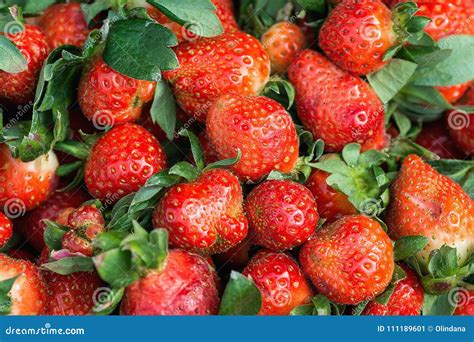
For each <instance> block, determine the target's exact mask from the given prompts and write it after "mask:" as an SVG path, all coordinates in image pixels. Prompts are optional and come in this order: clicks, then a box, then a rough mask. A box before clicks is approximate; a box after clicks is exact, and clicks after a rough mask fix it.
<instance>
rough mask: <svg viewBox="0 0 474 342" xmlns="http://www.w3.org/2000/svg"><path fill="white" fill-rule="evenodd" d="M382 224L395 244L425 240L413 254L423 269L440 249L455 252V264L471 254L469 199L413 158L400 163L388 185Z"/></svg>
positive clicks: (473, 216)
mask: <svg viewBox="0 0 474 342" xmlns="http://www.w3.org/2000/svg"><path fill="white" fill-rule="evenodd" d="M386 223H387V226H388V227H389V230H390V235H391V236H392V237H393V238H394V239H395V240H397V239H399V238H401V237H404V236H410V235H421V236H425V237H426V238H427V239H428V244H427V245H426V247H425V248H424V249H423V250H422V251H420V252H419V253H418V254H417V259H418V261H419V263H420V266H421V267H422V268H423V269H426V267H427V264H428V262H429V259H430V255H431V254H432V252H433V251H434V250H436V249H439V248H440V247H441V246H443V245H448V246H451V247H456V248H457V254H458V262H459V264H462V263H463V262H464V261H465V260H466V259H467V258H468V257H469V255H470V254H471V253H472V252H473V250H474V238H473V237H474V205H473V201H472V199H471V198H470V197H469V195H468V194H467V193H466V192H464V190H463V189H462V188H461V187H460V186H459V185H458V184H457V183H455V182H454V181H453V180H452V179H451V178H449V177H447V176H445V175H442V174H440V173H438V172H437V171H436V170H434V169H433V168H432V167H431V166H430V165H428V164H426V163H424V162H423V161H422V159H421V158H420V157H418V156H416V155H409V156H408V157H407V158H405V159H404V160H403V163H402V167H401V170H400V172H399V175H398V177H397V179H396V180H395V182H394V183H393V184H392V192H391V201H390V206H389V208H388V212H387V215H386Z"/></svg>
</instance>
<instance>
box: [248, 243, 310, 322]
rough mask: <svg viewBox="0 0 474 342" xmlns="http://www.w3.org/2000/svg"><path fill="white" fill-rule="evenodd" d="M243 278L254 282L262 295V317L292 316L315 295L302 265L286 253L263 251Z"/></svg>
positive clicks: (254, 259)
mask: <svg viewBox="0 0 474 342" xmlns="http://www.w3.org/2000/svg"><path fill="white" fill-rule="evenodd" d="M242 274H243V275H245V276H248V277H250V278H252V280H253V281H254V282H255V285H256V286H257V287H258V289H259V290H260V293H261V294H262V307H261V309H260V312H259V313H258V314H259V315H288V314H289V313H290V311H291V310H292V309H293V308H295V307H297V306H299V305H302V304H306V303H309V301H310V300H311V297H312V295H313V291H312V290H311V287H310V285H309V284H308V282H307V280H306V278H305V276H304V274H303V272H302V271H301V269H300V267H299V265H298V264H297V263H296V261H295V260H293V258H292V257H290V256H288V255H287V254H284V253H276V252H270V251H265V250H263V251H260V252H259V253H257V254H256V255H255V256H254V257H253V258H252V260H250V263H249V264H248V265H247V267H245V269H244V271H243V273H242Z"/></svg>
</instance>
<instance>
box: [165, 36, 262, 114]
mask: <svg viewBox="0 0 474 342" xmlns="http://www.w3.org/2000/svg"><path fill="white" fill-rule="evenodd" d="M174 51H175V53H176V56H177V57H178V61H179V65H180V66H179V67H178V68H177V69H175V70H171V71H165V72H163V77H164V78H165V79H166V80H167V81H169V82H170V83H171V84H172V86H173V90H174V95H175V98H176V101H177V102H178V104H179V105H180V106H181V108H182V109H183V110H184V111H185V112H186V113H187V114H188V116H190V117H191V118H193V119H197V120H198V121H201V122H205V121H206V116H207V112H208V111H209V108H210V107H211V105H212V103H213V102H214V101H215V100H216V99H217V98H218V97H219V96H220V95H222V94H228V93H235V94H240V95H257V94H259V93H260V92H261V90H262V89H263V87H264V86H265V84H266V83H267V81H268V79H269V75H270V59H269V57H268V54H267V52H266V51H265V49H264V48H263V46H262V44H261V43H260V42H259V41H258V40H257V39H256V38H254V37H252V36H251V35H249V34H247V33H244V32H239V31H235V32H226V33H224V34H222V35H220V36H217V37H213V38H200V39H198V40H195V41H189V42H184V43H181V44H179V45H178V46H177V47H176V48H174Z"/></svg>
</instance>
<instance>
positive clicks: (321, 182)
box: [305, 169, 358, 223]
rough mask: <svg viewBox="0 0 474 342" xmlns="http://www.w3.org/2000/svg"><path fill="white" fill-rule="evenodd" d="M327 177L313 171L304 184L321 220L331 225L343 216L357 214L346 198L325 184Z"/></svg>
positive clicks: (320, 172)
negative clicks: (312, 197) (314, 200)
mask: <svg viewBox="0 0 474 342" xmlns="http://www.w3.org/2000/svg"><path fill="white" fill-rule="evenodd" d="M328 177H329V173H327V172H324V171H321V170H317V169H315V170H314V171H313V172H312V173H311V176H310V177H309V178H308V180H307V182H306V184H305V185H306V187H307V188H308V189H309V190H310V191H311V193H312V194H313V196H314V198H315V199H316V203H317V206H318V213H319V215H320V216H321V218H324V219H326V223H331V222H334V221H336V220H337V219H340V218H341V217H343V216H346V215H355V214H357V213H358V211H357V209H356V208H355V207H354V206H353V205H352V203H351V202H349V199H348V198H347V196H346V195H344V194H343V193H341V192H338V191H336V190H334V189H333V188H332V187H331V186H329V185H328V183H326V179H327V178H328Z"/></svg>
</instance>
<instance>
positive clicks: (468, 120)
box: [446, 85, 474, 156]
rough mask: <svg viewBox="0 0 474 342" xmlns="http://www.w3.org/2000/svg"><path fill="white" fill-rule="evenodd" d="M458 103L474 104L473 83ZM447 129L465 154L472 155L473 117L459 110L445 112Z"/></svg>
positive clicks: (473, 146) (473, 144)
mask: <svg viewBox="0 0 474 342" xmlns="http://www.w3.org/2000/svg"><path fill="white" fill-rule="evenodd" d="M460 104H464V105H470V106H472V105H474V85H471V86H470V88H469V90H468V91H467V92H466V95H465V96H464V97H463V99H462V100H461V102H460ZM446 119H447V122H448V130H449V133H450V134H451V137H452V138H453V140H454V141H455V142H456V144H457V145H458V146H459V147H460V148H461V149H462V150H463V152H464V153H465V154H466V155H470V156H472V155H474V117H473V116H472V114H471V115H467V114H466V113H464V112H461V111H450V112H448V113H447V114H446Z"/></svg>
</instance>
